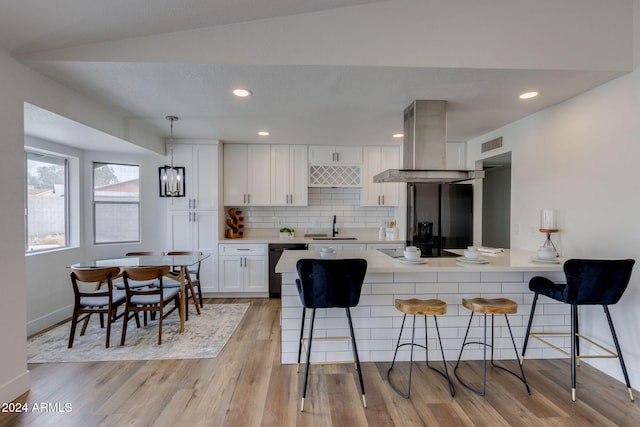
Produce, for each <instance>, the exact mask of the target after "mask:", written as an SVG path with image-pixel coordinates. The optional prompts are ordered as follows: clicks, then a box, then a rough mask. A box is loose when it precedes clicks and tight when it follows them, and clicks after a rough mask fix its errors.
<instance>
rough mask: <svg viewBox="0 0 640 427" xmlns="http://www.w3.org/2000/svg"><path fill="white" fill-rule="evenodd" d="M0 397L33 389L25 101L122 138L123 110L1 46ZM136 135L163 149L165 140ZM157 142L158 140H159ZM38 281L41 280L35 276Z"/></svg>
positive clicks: (64, 258) (74, 256)
mask: <svg viewBox="0 0 640 427" xmlns="http://www.w3.org/2000/svg"><path fill="white" fill-rule="evenodd" d="M0 75H1V76H2V78H1V79H0V93H1V94H2V97H1V98H0V129H2V138H1V139H0V182H2V183H3V185H2V186H1V188H0V197H1V198H2V209H1V210H0V236H2V238H1V239H0V270H1V271H2V272H3V280H2V282H1V283H0V290H1V291H2V292H3V295H4V297H3V298H0V323H1V324H3V325H4V327H2V328H0V342H1V343H2V352H1V355H2V359H1V361H2V363H0V401H2V402H10V401H11V400H13V399H15V398H16V397H18V396H19V395H20V394H22V393H24V392H25V391H27V390H28V389H29V385H30V380H29V372H28V370H27V363H26V360H27V357H26V356H27V353H26V335H27V331H26V322H27V309H26V307H27V304H26V300H27V273H26V262H25V255H24V160H23V159H24V154H23V153H24V103H25V102H29V103H31V104H34V105H38V106H40V107H42V108H45V109H48V110H50V111H53V112H55V113H57V114H60V115H64V116H65V117H69V118H71V119H72V120H75V121H77V122H80V123H83V124H86V125H89V126H91V127H94V128H96V129H98V130H101V131H103V132H106V133H109V134H111V135H114V136H117V137H119V138H124V137H125V136H126V134H127V132H128V129H127V128H126V123H127V122H126V119H125V117H126V116H125V113H122V112H117V111H114V110H112V109H110V108H107V107H105V106H103V105H100V104H98V103H96V102H94V101H91V100H89V99H88V98H86V97H83V96H80V95H78V94H77V93H75V92H73V91H70V90H68V89H66V88H64V87H63V86H61V85H59V84H57V83H54V82H53V81H51V80H49V79H47V78H45V77H43V76H42V75H41V74H38V73H36V72H34V71H32V70H31V69H29V68H27V67H25V66H23V65H22V64H20V63H18V62H17V61H15V60H14V59H13V58H12V57H11V56H10V55H9V54H8V53H7V52H6V51H4V50H3V49H0ZM138 137H139V138H141V139H144V140H145V146H147V147H148V148H152V149H154V150H155V148H156V146H157V147H161V149H160V150H155V151H156V152H164V144H163V141H162V140H161V139H159V138H158V139H157V141H156V139H154V137H153V136H152V135H141V134H138ZM156 142H157V143H156ZM83 256H85V254H84V252H83V250H82V249H79V250H77V251H73V250H72V251H60V252H58V253H57V254H56V255H53V256H52V258H51V259H50V261H49V262H50V263H51V264H55V265H56V266H62V265H66V264H68V263H69V261H76V260H78V259H79V258H80V257H83ZM34 280H37V279H36V278H34Z"/></svg>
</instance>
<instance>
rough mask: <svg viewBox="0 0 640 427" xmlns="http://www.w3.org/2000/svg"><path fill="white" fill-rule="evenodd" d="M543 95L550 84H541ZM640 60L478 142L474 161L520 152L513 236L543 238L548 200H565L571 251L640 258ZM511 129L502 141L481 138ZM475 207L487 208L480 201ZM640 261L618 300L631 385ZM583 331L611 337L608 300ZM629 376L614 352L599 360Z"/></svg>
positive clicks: (562, 208) (565, 241) (637, 375)
mask: <svg viewBox="0 0 640 427" xmlns="http://www.w3.org/2000/svg"><path fill="white" fill-rule="evenodd" d="M541 96H544V93H542V94H541ZM638 117H640V68H639V69H636V70H635V71H634V72H633V73H631V74H628V75H626V76H623V77H621V78H619V79H616V80H614V81H612V82H609V83H607V84H604V85H602V86H600V87H598V88H595V89H593V90H591V91H589V92H587V93H584V94H582V95H580V96H578V97H575V98H573V99H571V100H569V101H566V102H563V103H561V104H558V105H556V106H554V107H552V108H548V109H546V110H544V111H542V112H539V113H537V114H534V115H531V116H529V117H527V118H524V119H522V120H520V121H518V122H514V123H512V124H510V125H508V126H505V127H503V128H501V129H498V130H496V131H494V132H491V133H489V134H487V135H484V136H483V137H481V138H477V139H475V140H473V141H470V143H469V152H468V159H469V160H470V162H469V163H470V166H472V165H473V163H474V162H475V161H476V160H478V159H481V158H483V157H490V156H495V155H496V154H499V153H500V152H508V151H511V152H512V190H511V243H512V247H513V248H522V249H535V248H536V247H537V246H540V245H541V244H542V243H543V241H544V236H543V235H542V234H541V233H540V232H538V231H537V229H538V228H539V210H540V209H545V208H551V209H556V210H557V211H558V214H559V219H558V226H559V229H560V232H559V233H558V234H557V235H554V236H553V239H554V241H555V242H556V243H557V244H558V246H559V247H558V248H559V250H560V252H561V253H562V255H564V256H567V257H572V258H578V257H584V258H633V259H636V260H637V261H639V262H640V246H639V245H638V242H640V214H639V213H640V191H638V188H639V187H638V176H637V173H636V171H637V168H638V159H639V158H640V144H639V143H638V138H639V137H640V120H639V119H638ZM498 136H501V137H502V138H503V143H504V146H503V148H502V149H501V150H495V151H492V152H489V153H485V154H481V153H480V144H481V143H483V142H486V141H489V140H491V139H493V138H495V137H498ZM476 212H479V211H478V210H476ZM638 306H640V265H636V267H635V270H634V273H633V276H632V279H631V283H630V285H629V288H628V290H627V292H626V293H625V295H624V296H623V299H622V300H621V301H620V302H619V303H618V304H617V305H616V306H614V307H612V308H611V312H612V316H613V320H614V322H615V324H616V325H617V332H618V338H619V340H620V343H621V346H622V351H623V354H624V357H625V362H626V363H627V369H628V370H629V371H630V372H629V373H630V376H631V383H632V386H635V387H636V388H637V387H638V385H640V347H639V346H638V344H637V343H638V340H639V338H640V336H639V335H638V331H639V330H640V311H638V310H637V307H638ZM581 313H582V314H581V322H582V323H581V324H580V329H581V332H584V333H585V334H586V335H592V336H594V337H596V338H597V339H599V340H602V342H605V343H608V344H610V343H611V338H610V333H609V331H608V327H607V324H606V319H605V317H604V314H603V313H602V308H601V307H586V308H584V309H583V310H582V312H581ZM592 363H593V364H594V365H596V366H597V367H599V368H600V369H602V370H604V371H605V372H607V373H608V374H610V375H612V376H614V377H616V378H619V379H621V378H622V373H621V370H620V366H619V365H618V362H617V361H616V360H615V359H599V360H594V361H593V362H592Z"/></svg>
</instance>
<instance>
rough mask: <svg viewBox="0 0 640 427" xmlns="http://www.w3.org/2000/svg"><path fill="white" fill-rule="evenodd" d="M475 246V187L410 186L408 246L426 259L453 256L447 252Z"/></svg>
mask: <svg viewBox="0 0 640 427" xmlns="http://www.w3.org/2000/svg"><path fill="white" fill-rule="evenodd" d="M472 244H473V185H472V184H447V183H408V184H407V246H417V247H418V248H420V251H421V252H422V256H423V257H438V256H453V254H451V253H450V252H446V251H444V249H464V248H466V247H467V246H471V245H472Z"/></svg>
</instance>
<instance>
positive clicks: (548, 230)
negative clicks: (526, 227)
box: [539, 228, 560, 257]
mask: <svg viewBox="0 0 640 427" xmlns="http://www.w3.org/2000/svg"><path fill="white" fill-rule="evenodd" d="M539 231H540V232H541V233H545V234H546V235H547V239H546V240H545V241H544V244H543V245H542V246H543V247H548V248H552V249H553V252H555V254H556V257H558V256H560V254H558V250H557V249H556V245H554V244H553V241H552V240H551V233H557V232H558V231H560V230H558V229H557V228H540V229H539Z"/></svg>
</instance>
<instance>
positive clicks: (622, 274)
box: [520, 259, 635, 401]
mask: <svg viewBox="0 0 640 427" xmlns="http://www.w3.org/2000/svg"><path fill="white" fill-rule="evenodd" d="M634 264H635V261H634V260H632V259H620V260H588V259H570V260H567V261H566V262H565V263H564V273H565V276H566V278H567V282H566V283H554V282H552V281H551V280H549V279H547V278H545V277H541V276H536V277H534V278H532V279H531V280H530V281H529V289H530V290H532V291H533V292H535V295H534V297H533V304H532V305H531V314H530V315H529V324H528V325H527V333H526V335H525V338H524V345H523V346H522V358H521V359H520V363H521V364H522V363H524V354H525V351H526V350H527V344H528V342H529V336H532V337H534V338H536V339H538V340H540V341H541V342H543V343H545V344H547V345H550V346H551V347H553V348H555V349H556V350H558V351H560V352H562V353H563V354H565V355H569V353H567V352H566V351H564V350H563V349H561V348H559V347H558V346H555V345H553V344H552V343H550V342H548V341H546V340H544V339H543V338H540V337H541V336H544V335H556V336H558V335H564V336H567V335H568V336H570V337H572V339H571V354H570V356H571V400H573V401H575V400H576V363H577V361H579V360H580V358H618V360H619V361H620V367H621V368H622V374H623V375H624V380H625V382H626V384H627V390H628V391H629V398H630V399H631V400H633V392H632V389H631V384H630V382H629V375H628V374H627V368H626V367H625V364H624V359H623V358H622V351H621V350H620V344H618V337H617V335H616V330H615V328H614V327H613V321H612V320H611V314H610V313H609V305H612V304H616V303H617V302H618V301H619V300H620V298H621V297H622V294H623V293H624V291H625V290H626V289H627V285H628V284H629V280H630V279H631V271H632V270H633V265H634ZM540 295H544V296H546V297H549V298H551V299H554V300H556V301H560V302H563V303H565V304H570V305H571V331H570V332H531V324H532V323H533V315H534V313H535V311H536V303H537V302H538V296H540ZM581 305H601V306H602V308H603V309H604V314H605V315H606V317H607V322H608V323H609V329H610V330H611V337H612V338H613V344H614V345H615V348H616V351H615V352H613V351H611V350H609V349H607V348H605V347H604V346H602V345H600V344H598V343H596V342H594V341H593V340H591V339H590V338H587V337H585V336H583V335H581V334H580V331H579V328H578V307H579V306H581ZM580 339H583V340H585V341H587V342H589V343H591V344H593V345H595V346H596V347H598V348H600V349H601V350H603V351H604V352H605V353H606V355H588V356H585V355H580Z"/></svg>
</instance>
